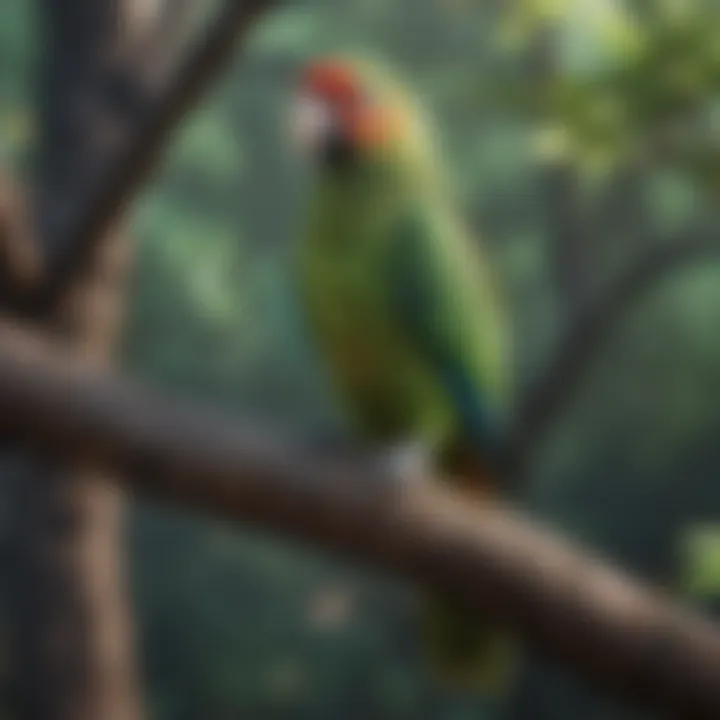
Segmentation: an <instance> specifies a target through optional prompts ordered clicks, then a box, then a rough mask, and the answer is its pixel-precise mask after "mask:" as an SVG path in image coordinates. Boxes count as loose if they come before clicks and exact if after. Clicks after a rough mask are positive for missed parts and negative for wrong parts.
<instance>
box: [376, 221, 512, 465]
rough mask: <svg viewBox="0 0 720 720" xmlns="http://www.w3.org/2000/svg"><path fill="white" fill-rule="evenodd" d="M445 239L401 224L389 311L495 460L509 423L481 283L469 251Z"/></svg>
mask: <svg viewBox="0 0 720 720" xmlns="http://www.w3.org/2000/svg"><path fill="white" fill-rule="evenodd" d="M442 233H443V229H441V228H434V227H433V225H432V224H431V223H430V222H427V221H425V219H424V218H409V219H407V220H405V221H404V222H403V223H402V224H401V225H400V227H399V228H398V230H397V235H396V237H395V242H393V243H392V251H391V255H390V262H389V266H388V267H389V270H390V287H391V288H392V292H391V300H390V304H391V308H392V312H394V313H395V314H396V318H397V320H398V327H400V328H402V331H403V332H405V333H407V338H408V341H409V342H410V343H411V344H412V345H413V347H414V348H415V350H416V351H417V352H418V353H419V354H421V356H422V357H424V358H425V360H426V361H427V362H428V364H429V365H430V366H431V367H432V370H433V372H434V373H436V374H437V376H438V377H439V378H440V381H441V383H442V385H443V387H444V389H445V392H446V393H447V394H448V397H449V398H450V400H451V402H452V403H453V405H454V407H455V409H456V412H457V413H458V415H459V417H460V419H461V423H462V426H463V429H464V432H465V435H466V436H467V439H468V440H469V441H471V442H472V443H473V444H474V445H475V446H476V447H477V446H479V447H480V448H482V450H483V451H484V452H489V453H490V454H496V453H499V452H501V450H500V448H501V446H502V445H503V444H504V443H503V442H502V441H501V438H502V435H503V432H502V424H503V423H502V421H501V413H500V408H499V407H498V403H497V402H496V401H495V398H496V393H495V392H494V388H493V382H494V378H493V377H492V376H491V373H489V372H486V371H485V368H486V367H487V363H485V362H484V358H483V357H482V354H483V352H485V351H486V348H484V347H483V337H482V333H483V332H484V330H485V328H483V326H482V325H483V323H482V317H483V313H482V312H481V310H482V308H481V307H479V306H476V307H474V306H473V304H474V303H475V302H477V303H481V302H482V301H483V299H482V297H481V296H480V295H478V294H477V293H476V292H474V290H475V289H476V288H474V287H473V283H481V282H483V276H482V273H481V272H480V271H479V268H477V266H476V265H475V263H474V260H475V259H476V258H475V257H474V256H472V254H471V253H468V254H467V256H465V253H464V250H465V249H466V248H464V247H463V244H462V243H456V244H450V243H449V242H448V238H446V237H444V236H442ZM476 271H477V272H476ZM478 334H480V335H478Z"/></svg>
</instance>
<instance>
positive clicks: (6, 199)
mask: <svg viewBox="0 0 720 720" xmlns="http://www.w3.org/2000/svg"><path fill="white" fill-rule="evenodd" d="M42 270H43V263H42V253H41V252H40V248H39V246H38V244H37V239H36V237H35V235H34V232H33V229H32V222H31V218H30V213H29V212H28V208H27V202H26V198H25V195H24V192H23V190H22V188H21V187H20V186H19V185H18V183H16V182H15V181H14V180H13V179H12V178H10V177H9V176H7V175H0V304H1V305H7V304H9V303H14V302H17V301H18V300H19V299H21V298H23V297H25V296H27V294H28V293H30V292H31V290H32V289H33V288H36V287H37V286H38V284H39V282H40V278H41V277H42Z"/></svg>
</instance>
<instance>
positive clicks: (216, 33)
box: [34, 0, 273, 312]
mask: <svg viewBox="0 0 720 720" xmlns="http://www.w3.org/2000/svg"><path fill="white" fill-rule="evenodd" d="M272 4H273V1H272V0H245V2H240V0H226V3H225V7H224V9H223V10H222V12H221V13H220V14H219V16H218V17H217V18H216V19H215V20H214V21H213V23H212V24H211V27H210V28H209V29H208V31H207V32H206V34H205V35H204V37H203V38H202V39H201V40H200V41H199V42H198V43H197V45H196V46H195V47H194V48H193V49H192V50H191V51H190V52H189V53H188V55H187V57H185V58H184V59H183V61H182V62H180V63H179V67H178V68H177V69H176V71H175V73H174V75H173V78H172V80H171V81H170V82H169V83H168V86H167V88H166V89H165V90H164V91H163V93H162V94H161V97H159V98H158V99H156V100H154V101H149V103H148V109H147V110H146V111H145V112H143V113H142V114H141V120H140V122H139V127H138V129H137V132H136V133H135V134H134V136H133V137H132V138H131V140H130V141H129V143H128V145H127V146H126V147H125V148H124V149H123V150H122V151H121V152H120V154H119V157H117V158H116V159H115V160H114V161H113V162H110V163H109V167H108V168H107V170H106V171H105V172H104V173H103V174H102V177H101V178H100V179H99V180H98V181H97V182H96V183H94V185H93V191H92V193H91V194H90V196H89V197H88V198H87V201H86V202H85V203H82V204H81V206H80V207H79V210H78V212H77V213H75V214H74V216H73V217H72V218H71V219H70V221H69V222H68V223H67V228H66V229H65V230H64V231H63V232H62V233H61V234H62V235H63V236H64V237H65V238H67V239H66V240H63V241H61V242H59V243H58V245H59V246H60V247H61V248H63V251H62V253H61V254H59V256H58V257H56V258H51V259H50V261H49V263H50V267H49V268H48V271H49V275H48V278H47V281H46V283H45V284H44V287H43V289H42V291H41V292H40V293H39V297H38V298H37V300H36V302H35V303H34V306H35V307H34V311H35V312H42V310H43V309H45V308H47V307H49V306H51V305H52V304H53V302H54V301H55V299H56V298H57V297H58V296H59V295H60V294H61V293H62V291H63V289H64V288H65V287H67V286H68V285H69V284H70V283H71V282H72V279H73V278H74V277H75V276H76V275H77V274H78V273H79V272H82V268H83V266H84V263H85V261H86V260H87V258H88V256H89V255H91V254H92V250H93V248H94V247H95V245H96V244H97V242H98V240H99V239H100V238H102V237H103V236H105V235H106V233H107V231H108V229H109V228H110V227H111V226H113V225H114V224H115V223H116V221H117V220H118V218H119V217H120V216H121V215H122V213H123V212H124V211H125V209H126V208H127V206H128V205H129V203H130V202H131V200H132V198H133V197H134V195H135V194H136V192H137V190H138V188H139V186H140V185H141V184H142V183H143V182H144V181H145V180H146V178H147V176H148V174H149V173H150V171H151V169H152V167H153V166H154V164H155V162H156V161H157V159H158V156H159V154H160V152H161V150H162V148H163V147H164V145H165V144H166V142H167V140H168V138H169V136H170V134H171V132H172V131H173V129H174V128H175V127H176V126H177V125H178V123H179V122H180V120H181V119H182V118H183V117H184V116H185V114H186V113H187V112H188V111H189V110H190V109H191V108H192V106H193V104H194V103H195V102H196V101H197V99H198V98H199V97H200V95H201V94H202V92H203V91H204V90H205V89H206V88H207V86H208V85H210V83H211V82H212V81H213V80H215V78H216V77H217V76H218V75H219V74H220V72H221V71H222V70H223V68H224V67H225V66H226V65H227V64H228V63H229V61H230V59H231V57H232V52H233V50H234V48H235V46H236V45H237V43H238V42H239V41H240V40H241V39H242V38H243V36H244V34H245V33H246V32H247V30H248V29H249V28H250V27H251V25H252V23H253V21H255V20H256V19H257V18H258V17H259V16H260V15H261V14H262V13H263V12H265V11H266V10H267V9H268V8H269V7H270V6H271V5H272Z"/></svg>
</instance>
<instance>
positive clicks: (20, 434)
mask: <svg viewBox="0 0 720 720" xmlns="http://www.w3.org/2000/svg"><path fill="white" fill-rule="evenodd" d="M47 355H48V350H47V347H46V346H44V344H43V341H39V340H34V339H32V338H28V337H27V336H25V335H21V334H19V333H18V332H17V331H15V330H11V329H7V328H3V329H0V431H2V433H3V435H4V436H5V437H6V438H7V439H9V440H12V441H13V442H21V443H27V444H29V445H31V446H36V447H39V448H43V449H45V450H54V451H55V452H58V453H61V454H67V453H71V454H72V453H77V452H81V453H82V454H83V455H84V456H87V454H88V453H91V454H93V455H94V456H95V457H97V458H98V459H99V460H101V461H103V462H108V463H110V464H113V465H117V467H118V468H121V469H123V470H124V473H123V475H122V476H123V477H124V478H126V479H125V480H123V481H121V482H123V483H124V484H125V485H127V486H130V487H131V488H133V489H134V490H136V491H138V492H140V493H142V494H144V495H148V496H150V497H154V498H156V499H157V500H161V501H165V502H168V503H172V504H175V505H179V506H183V507H186V508H188V509H190V510H192V511H197V512H204V513H207V514H209V515H210V516H212V517H218V518H225V519H227V520H232V521H238V522H242V523H251V524H253V525H258V526H261V527H264V528H266V529H268V530H271V531H274V532H277V533H280V534H282V535H284V536H287V537H291V538H295V539H298V540H301V541H304V542H308V543H311V544H313V545H316V546H319V547H321V548H324V549H328V550H332V551H334V552H336V553H340V554H342V555H344V556H346V557H349V558H352V559H354V560H358V561H361V562H363V563H365V564H368V565H370V566H373V567H375V568H378V569H381V570H385V571H389V572H391V573H394V574H398V575H400V576H402V577H406V578H408V579H411V580H414V581H417V582H419V583H421V584H422V585H426V586H429V587H432V588H434V589H436V590H440V591H442V592H443V593H447V595H448V597H451V598H454V600H455V601H456V602H457V603H458V605H459V606H462V607H465V608H467V609H468V610H472V611H476V612H478V613H486V614H488V615H489V616H491V617H493V618H497V620H498V621H499V622H506V623H508V624H509V625H510V626H512V627H513V628H515V629H516V630H517V631H518V632H519V633H521V634H522V636H523V637H524V638H526V639H527V640H528V641H529V642H530V643H531V644H532V645H534V646H536V647H537V648H539V649H541V650H542V651H543V652H545V653H547V654H548V655H551V656H554V657H555V658H557V659H559V660H561V661H563V662H565V663H566V664H568V665H570V666H572V667H574V668H575V669H576V670H577V671H578V672H581V673H582V674H584V675H585V676H586V677H588V678H591V679H594V680H595V681H597V682H602V683H604V684H605V685H606V686H607V687H608V688H610V689H614V690H616V691H620V692H624V693H625V694H626V695H627V696H628V697H630V698H634V699H636V700H638V701H643V702H645V703H646V704H648V705H651V706H655V707H660V708H662V709H663V710H664V711H665V712H668V711H669V712H672V713H674V716H675V717H682V718H684V719H685V720H692V719H696V718H717V717H720V682H719V681H718V679H719V678H720V634H719V633H718V631H717V629H716V628H715V627H714V626H713V625H712V624H710V623H709V622H706V621H704V620H702V619H700V618H696V617H694V616H692V615H690V614H689V613H687V612H685V611H683V610H682V609H680V608H678V607H675V606H673V605H672V604H671V603H670V602H669V601H668V600H667V599H664V598H663V597H662V596H661V595H660V594H659V593H656V592H654V591H651V590H648V589H644V588H642V587H640V586H639V585H637V584H636V583H635V582H633V581H632V580H631V579H629V578H628V577H625V576H623V575H622V574H621V573H619V572H617V571H614V570H611V569H610V568H609V567H607V566H605V565H603V564H601V563H600V562H598V561H597V560H594V559H590V558H587V557H586V558H583V557H582V556H581V555H580V554H578V553H577V552H576V551H574V550H572V549H571V548H570V547H568V546H567V545H566V544H565V543H563V542H561V541H558V540H555V539H553V538H552V537H551V536H549V535H548V534H547V533H546V532H545V531H543V530H540V529H537V528H534V527H532V526H530V525H529V524H528V523H527V522H525V521H521V520H520V519H518V518H517V517H515V516H514V514H513V513H512V512H511V511H510V510H507V509H504V508H503V507H502V506H500V505H495V504H493V505H490V504H488V505H481V506H476V507H473V506H472V505H469V504H468V502H467V501H466V500H465V499H462V498H459V497H457V496H455V495H453V494H451V493H450V492H449V491H447V490H445V489H443V488H441V487H437V486H435V485H433V484H430V483H423V482H418V483H399V482H397V481H394V480H393V478H390V477H383V476H381V475H378V473H377V471H375V472H372V471H371V468H372V467H373V466H374V465H373V463H371V462H368V463H367V464H364V463H359V464H355V465H352V464H349V463H347V462H344V461H343V460H342V459H339V458H327V459H324V460H323V459H320V458H316V457H313V456H312V454H311V453H310V452H308V451H306V450H303V449H301V448H298V447H297V446H293V444H292V443H289V442H287V441H282V440H281V439H279V438H273V437H272V436H270V435H264V434H262V433H260V432H258V431H257V430H256V429H253V428H250V427H243V426H242V425H241V424H238V423H232V422H229V421H228V420H227V419H223V418H222V417H220V416H218V415H215V414H213V413H210V412H208V411H204V410H203V411H200V410H191V409H188V408H184V407H182V406H181V405H179V404H177V403H171V402H164V401H161V400H160V399H158V398H156V397H153V396H151V395H148V394H146V393H145V392H142V391H141V390H140V389H138V388H137V387H134V386H132V385H131V384H128V383H126V382H121V381H118V380H113V379H111V378H110V377H109V376H107V375H105V374H103V372H102V371H100V370H97V369H90V368H88V367H87V366H84V365H82V364H79V363H77V362H74V361H73V360H72V359H71V358H69V357H67V356H65V355H63V353H62V352H59V351H57V350H53V351H52V354H51V356H50V357H47Z"/></svg>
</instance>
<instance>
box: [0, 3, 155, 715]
mask: <svg viewBox="0 0 720 720" xmlns="http://www.w3.org/2000/svg"><path fill="white" fill-rule="evenodd" d="M133 5H134V3H133V2H132V0H105V1H104V2H98V1H97V0H41V1H40V2H39V22H40V32H41V36H42V37H41V42H42V45H41V47H42V48H43V56H42V58H41V63H40V67H39V77H38V105H39V122H40V145H39V152H38V157H37V165H36V169H37V172H36V187H35V194H34V197H33V203H32V205H33V214H34V220H35V223H34V224H35V227H36V228H37V233H38V237H39V240H40V242H41V244H42V247H43V250H44V251H45V252H46V253H48V255H49V256H50V257H54V258H57V257H62V254H63V253H64V252H65V251H66V250H67V248H64V247H62V246H61V244H60V242H59V240H58V239H59V238H60V237H61V236H62V234H61V232H60V228H61V227H62V225H63V222H64V221H65V219H66V218H67V215H68V213H72V211H73V210H74V209H75V207H76V205H77V203H78V202H80V201H81V199H82V198H83V197H84V196H86V195H87V192H88V184H89V183H92V182H94V181H95V179H96V177H97V174H98V171H99V168H100V167H101V166H102V164H103V163H104V162H106V161H107V158H108V157H109V155H110V154H111V153H112V152H113V151H115V150H116V149H117V148H118V147H119V145H120V143H121V142H122V140H123V136H124V134H126V133H127V130H128V124H129V118H128V117H123V116H122V114H121V113H120V112H119V110H121V109H122V105H121V104H118V102H119V100H118V97H117V95H113V94H112V93H111V92H109V91H108V89H109V88H112V87H113V83H112V80H113V79H116V78H119V77H122V73H123V72H124V71H126V70H127V68H128V67H129V63H130V58H129V57H128V55H129V50H128V49H129V48H130V46H131V41H132V37H133V31H134V30H135V29H136V28H134V26H133V17H132V16H131V14H130V11H131V10H132V9H133V7H132V6H133ZM127 79H130V77H129V75H128V76H127ZM121 99H122V98H120V100H121ZM127 259H128V244H127V237H126V236H125V234H124V233H122V232H117V231H116V232H113V233H112V234H110V235H108V236H107V237H106V239H105V241H104V242H103V243H102V244H101V245H100V246H99V247H98V249H97V251H96V252H95V254H94V257H93V258H92V260H91V261H90V262H88V263H87V265H86V267H85V268H83V269H82V272H81V273H80V274H79V275H78V276H77V279H76V280H75V281H74V283H73V285H72V287H70V288H69V289H68V291H67V292H65V293H64V294H63V297H62V298H60V299H59V301H58V302H56V303H55V304H54V307H52V308H51V309H50V311H49V313H48V314H47V315H46V316H45V317H42V318H39V321H40V322H41V324H42V325H43V327H45V328H46V329H48V330H49V331H50V332H53V333H56V334H59V335H60V336H61V337H62V338H63V339H64V340H66V341H67V342H68V344H69V345H70V346H71V347H72V349H73V351H74V352H76V353H77V354H78V355H80V356H82V357H84V358H85V359H89V360H91V361H92V362H96V363H100V364H104V363H107V362H109V361H110V358H111V356H112V352H113V346H114V344H115V339H116V336H117V332H118V329H119V325H120V318H121V312H120V311H121V308H122V304H123V303H122V296H123V285H124V282H123V278H124V275H125V271H126V266H127V264H128V263H127ZM21 466H22V469H21V470H20V471H18V472H17V473H16V475H15V478H14V482H13V486H14V501H15V503H16V508H15V525H16V528H15V529H16V532H15V538H16V546H15V553H14V556H15V557H14V560H15V570H16V572H15V578H14V580H15V582H16V587H15V594H16V600H17V602H15V604H14V605H15V608H14V609H15V616H14V618H13V621H14V626H15V638H16V643H15V658H16V696H15V699H16V701H17V714H18V716H19V717H21V718H26V719H27V720H54V719H57V720H100V719H102V720H135V719H136V718H139V717H140V716H141V710H140V699H139V690H138V683H137V677H136V671H135V663H134V657H133V641H132V632H131V623H130V614H129V610H128V600H127V591H126V577H125V570H124V565H123V561H122V498H121V493H120V492H119V491H118V490H117V488H116V487H114V486H113V485H112V484H110V483H108V482H104V481H103V479H102V475H103V474H104V471H103V468H102V467H96V466H94V465H93V464H92V462H91V461H89V460H88V461H83V460H82V459H81V460H79V461H78V462H77V463H75V465H74V466H73V467H65V468H61V467H58V466H57V465H56V464H55V463H53V462H51V461H50V460H46V459H43V458H40V457H33V458H30V459H26V460H24V461H23V462H22V463H21ZM60 475H62V476H63V477H62V478H60V477H59V476H60Z"/></svg>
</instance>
